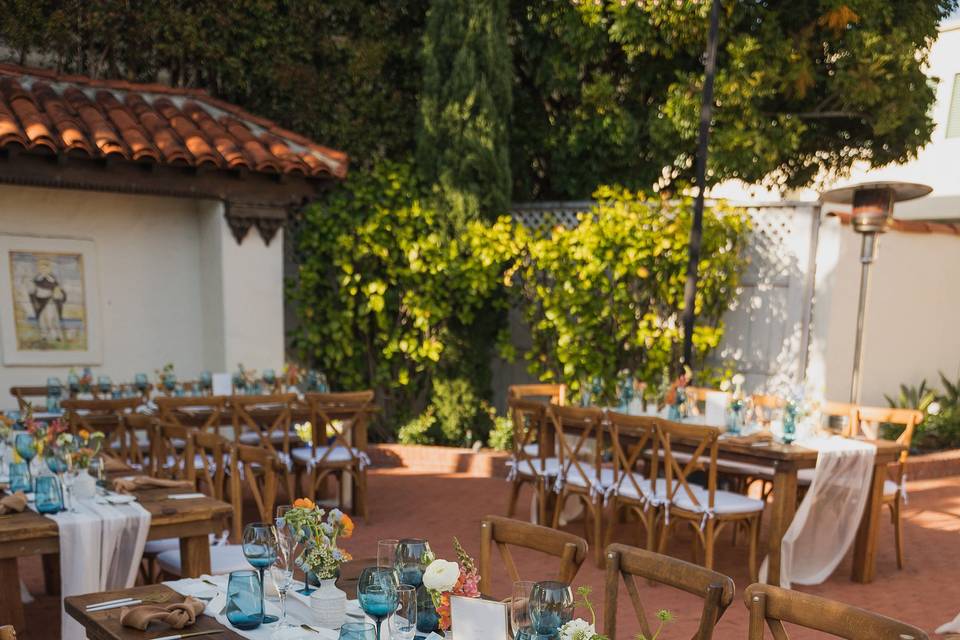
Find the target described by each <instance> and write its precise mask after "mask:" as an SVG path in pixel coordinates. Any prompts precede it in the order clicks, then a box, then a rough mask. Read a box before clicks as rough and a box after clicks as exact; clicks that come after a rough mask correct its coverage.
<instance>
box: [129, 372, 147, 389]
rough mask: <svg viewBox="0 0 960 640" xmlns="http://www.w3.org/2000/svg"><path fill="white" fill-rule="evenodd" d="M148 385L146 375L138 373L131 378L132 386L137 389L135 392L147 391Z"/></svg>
mask: <svg viewBox="0 0 960 640" xmlns="http://www.w3.org/2000/svg"><path fill="white" fill-rule="evenodd" d="M149 384H150V381H149V379H148V378H147V374H145V373H138V374H135V375H134V376H133V385H134V386H135V387H136V388H137V391H139V392H140V393H143V392H144V391H146V390H147V386H148V385H149Z"/></svg>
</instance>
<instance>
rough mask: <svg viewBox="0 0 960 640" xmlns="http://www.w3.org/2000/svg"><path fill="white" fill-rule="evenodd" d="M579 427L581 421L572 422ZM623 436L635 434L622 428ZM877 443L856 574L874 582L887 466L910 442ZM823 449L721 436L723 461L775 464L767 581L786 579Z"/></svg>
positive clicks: (686, 447) (549, 447)
mask: <svg viewBox="0 0 960 640" xmlns="http://www.w3.org/2000/svg"><path fill="white" fill-rule="evenodd" d="M544 422H545V424H543V427H542V429H541V431H540V438H541V440H540V442H542V443H544V444H543V450H544V451H553V450H555V442H556V439H555V433H554V429H553V428H552V426H551V425H550V421H549V420H546V421H544ZM567 428H575V425H573V424H570V425H567ZM620 435H621V437H627V438H629V434H628V433H627V432H626V431H625V430H623V429H621V431H620ZM869 442H870V443H871V444H873V445H875V446H876V448H877V454H876V457H875V459H874V466H873V473H872V474H871V481H870V482H871V483H870V487H869V500H868V501H867V505H866V508H865V509H864V513H863V516H862V518H861V520H860V527H859V529H858V530H857V537H856V541H855V543H854V550H853V569H852V571H851V576H850V579H851V580H853V581H854V582H860V583H869V582H873V579H874V577H875V575H876V555H877V537H878V533H879V531H878V530H879V525H880V514H881V511H882V507H883V482H884V480H885V479H886V478H887V467H888V465H890V464H891V463H893V462H896V461H897V460H899V458H900V454H901V453H902V452H903V451H904V449H905V447H904V446H903V445H901V444H899V443H896V442H892V441H888V440H870V441H869ZM671 444H672V446H673V447H674V448H675V449H677V450H680V451H693V450H694V448H695V447H696V446H697V445H698V444H699V443H698V442H695V441H689V442H684V440H683V439H682V438H674V439H673V440H672V441H671ZM818 455H819V454H818V452H817V451H815V450H813V449H807V448H804V447H802V446H800V445H798V444H795V443H794V444H784V443H781V442H776V441H771V440H767V441H765V442H764V443H763V444H756V443H751V442H745V441H743V440H740V441H737V440H733V439H726V438H721V439H720V441H719V457H718V462H720V463H722V462H723V461H725V460H730V461H737V462H745V463H748V464H752V465H758V466H762V467H768V468H772V469H773V490H772V491H771V497H770V500H771V501H770V505H769V507H768V508H769V511H770V519H769V524H768V532H767V557H768V563H767V582H768V583H769V584H773V585H777V586H779V584H780V572H781V561H782V558H781V547H782V543H783V537H784V535H785V534H786V532H787V529H788V528H789V527H790V523H791V522H792V521H793V516H794V514H795V513H796V511H797V486H798V483H797V472H798V471H800V470H801V469H812V468H814V467H816V466H817V456H818Z"/></svg>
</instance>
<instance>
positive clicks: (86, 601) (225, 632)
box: [63, 558, 377, 640]
mask: <svg viewBox="0 0 960 640" xmlns="http://www.w3.org/2000/svg"><path fill="white" fill-rule="evenodd" d="M376 563H377V561H376V559H375V558H369V559H358V560H351V561H350V562H346V563H344V564H343V565H342V566H341V567H340V577H339V578H337V586H338V587H339V588H340V589H342V590H343V591H344V592H346V594H347V597H348V598H356V586H357V579H358V578H359V576H360V572H361V571H363V569H364V567H368V566H371V565H375V564H376ZM142 596H146V597H147V598H148V599H153V598H155V599H162V600H163V604H164V605H168V604H174V603H177V602H183V600H184V596H182V595H180V594H179V593H177V592H176V591H174V590H173V589H171V588H170V587H168V586H166V585H164V584H152V585H147V586H142V587H132V588H130V589H119V590H116V591H109V592H105V593H87V594H83V595H78V596H70V597H67V598H64V600H63V604H64V608H65V609H66V611H67V614H68V615H70V616H71V617H72V618H73V619H74V620H76V621H77V622H79V623H80V624H82V625H83V627H84V629H85V630H86V632H87V638H89V640H143V639H144V638H154V637H157V636H158V635H159V636H163V635H172V634H174V633H191V632H195V631H215V630H217V631H220V633H217V634H215V635H211V636H210V637H211V638H212V639H214V640H237V639H239V638H242V636H240V635H238V634H237V633H236V632H235V631H233V630H232V629H231V628H230V627H228V626H224V625H222V624H220V623H219V622H217V621H216V619H215V618H213V617H211V616H207V615H201V616H199V617H198V618H197V621H196V622H195V623H194V624H193V626H191V627H189V628H186V629H183V630H182V631H180V632H177V631H173V630H167V629H163V628H161V627H159V626H158V627H154V628H151V629H150V630H148V631H146V632H144V631H139V630H137V629H131V628H129V627H124V626H123V625H121V624H120V612H121V610H122V609H120V608H117V609H107V610H106V611H95V612H88V611H87V606H88V605H91V604H95V603H99V602H108V601H110V600H117V599H120V598H127V597H130V598H138V599H141V598H142ZM201 637H203V636H201Z"/></svg>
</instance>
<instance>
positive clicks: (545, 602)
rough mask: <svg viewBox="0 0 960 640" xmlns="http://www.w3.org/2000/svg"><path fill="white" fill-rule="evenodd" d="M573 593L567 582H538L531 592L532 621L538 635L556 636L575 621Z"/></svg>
mask: <svg viewBox="0 0 960 640" xmlns="http://www.w3.org/2000/svg"><path fill="white" fill-rule="evenodd" d="M573 607H574V603H573V591H572V590H571V589H570V585H569V584H567V583H565V582H554V581H547V582H538V583H536V584H535V585H533V589H532V590H531V591H530V621H531V622H532V623H533V631H534V632H535V633H538V634H546V635H554V634H556V633H558V632H559V631H560V627H562V626H563V625H565V624H567V623H568V622H570V621H571V620H573Z"/></svg>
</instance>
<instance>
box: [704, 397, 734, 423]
mask: <svg viewBox="0 0 960 640" xmlns="http://www.w3.org/2000/svg"><path fill="white" fill-rule="evenodd" d="M729 402H730V396H729V395H728V394H726V393H724V392H722V391H708V392H707V398H706V402H705V404H706V410H705V411H704V414H705V418H706V423H707V424H708V425H710V426H711V427H725V426H726V424H727V404H729Z"/></svg>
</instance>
